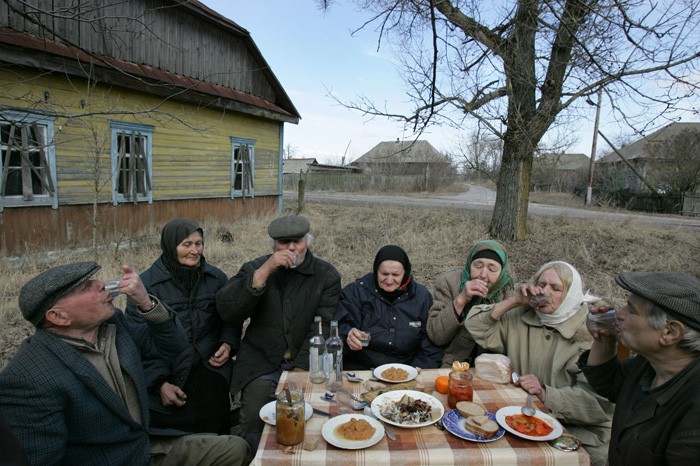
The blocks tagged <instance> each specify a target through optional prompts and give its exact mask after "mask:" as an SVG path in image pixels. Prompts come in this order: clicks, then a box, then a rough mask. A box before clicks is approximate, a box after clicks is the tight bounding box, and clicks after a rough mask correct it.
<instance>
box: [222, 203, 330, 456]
mask: <svg viewBox="0 0 700 466" xmlns="http://www.w3.org/2000/svg"><path fill="white" fill-rule="evenodd" d="M267 232H268V234H269V235H270V238H272V254H268V255H265V256H261V257H258V258H257V259H254V260H252V261H250V262H247V263H245V264H243V266H242V267H241V269H240V270H239V271H238V273H237V274H236V275H235V276H234V277H233V278H231V280H230V281H229V283H228V285H226V286H225V287H224V288H222V289H221V290H220V291H219V293H218V294H217V296H216V305H217V309H218V311H219V314H220V315H221V317H222V318H223V319H224V320H225V321H228V322H233V323H242V322H243V321H244V320H245V319H247V318H250V324H249V326H248V328H247V330H246V333H245V337H244V339H243V341H242V342H241V347H240V350H239V351H238V356H237V358H236V363H235V364H234V366H233V375H232V377H231V380H232V381H231V393H233V394H236V393H238V391H240V390H242V392H241V412H240V418H241V425H242V428H243V432H244V438H245V439H246V440H248V441H249V443H250V445H251V448H252V449H253V451H255V450H256V449H257V444H258V442H259V440H260V433H261V432H262V429H263V427H264V424H263V422H262V420H261V419H260V417H259V415H258V413H259V411H260V408H261V407H262V406H263V405H264V404H266V403H268V402H269V401H270V400H273V399H274V393H275V389H276V387H277V383H278V382H279V378H280V375H281V374H282V371H284V370H308V369H309V340H310V339H311V337H312V336H313V334H314V330H315V329H314V328H313V321H314V317H315V316H317V315H318V316H321V317H322V319H323V322H324V323H325V324H326V326H327V325H328V323H329V322H330V321H331V320H332V319H333V316H334V314H335V309H336V307H337V305H338V299H339V296H340V274H339V273H338V271H337V270H336V269H335V267H333V266H332V265H331V264H329V263H328V262H326V261H323V260H321V259H319V258H317V257H315V256H314V255H313V254H312V253H311V251H310V250H309V246H310V245H311V240H312V237H311V235H310V234H309V221H308V220H307V219H306V218H304V217H301V216H298V215H287V216H285V217H280V218H277V219H275V220H274V221H273V222H272V223H270V225H269V227H268V229H267Z"/></svg>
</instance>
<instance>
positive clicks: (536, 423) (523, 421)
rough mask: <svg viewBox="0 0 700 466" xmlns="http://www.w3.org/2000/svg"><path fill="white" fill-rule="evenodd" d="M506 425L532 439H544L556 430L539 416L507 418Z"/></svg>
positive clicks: (522, 415)
mask: <svg viewBox="0 0 700 466" xmlns="http://www.w3.org/2000/svg"><path fill="white" fill-rule="evenodd" d="M506 424H508V425H509V426H510V427H511V428H512V429H513V430H515V431H517V432H520V433H521V434H525V435H529V436H530V437H544V436H545V435H549V434H550V433H551V432H552V431H553V430H554V428H553V427H552V426H550V425H549V424H547V423H546V422H545V421H543V420H542V419H540V418H538V417H537V416H525V415H524V414H513V415H511V416H506Z"/></svg>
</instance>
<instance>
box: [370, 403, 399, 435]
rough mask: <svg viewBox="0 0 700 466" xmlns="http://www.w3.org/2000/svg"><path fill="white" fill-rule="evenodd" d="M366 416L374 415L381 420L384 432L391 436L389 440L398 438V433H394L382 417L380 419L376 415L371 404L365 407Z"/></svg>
mask: <svg viewBox="0 0 700 466" xmlns="http://www.w3.org/2000/svg"><path fill="white" fill-rule="evenodd" d="M365 416H367V417H373V418H374V419H376V420H377V421H379V423H380V424H381V425H382V427H384V433H385V434H386V436H387V437H389V440H396V434H394V433H393V432H392V431H390V430H389V428H388V427H387V426H386V423H385V422H384V421H382V420H381V419H379V418H378V417H377V416H375V415H374V413H373V412H372V408H370V407H369V406H367V407H366V408H365Z"/></svg>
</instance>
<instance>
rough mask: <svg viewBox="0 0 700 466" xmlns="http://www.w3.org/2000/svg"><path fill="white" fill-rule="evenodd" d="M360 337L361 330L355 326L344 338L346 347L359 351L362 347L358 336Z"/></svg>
mask: <svg viewBox="0 0 700 466" xmlns="http://www.w3.org/2000/svg"><path fill="white" fill-rule="evenodd" d="M361 337H362V332H361V331H360V330H358V329H356V328H352V329H351V330H350V332H348V337H347V338H346V339H345V342H346V343H347V344H348V348H350V349H351V350H353V351H359V350H361V349H362V342H361V341H360V338H361Z"/></svg>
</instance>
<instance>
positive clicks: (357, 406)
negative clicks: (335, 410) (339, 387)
mask: <svg viewBox="0 0 700 466" xmlns="http://www.w3.org/2000/svg"><path fill="white" fill-rule="evenodd" d="M321 399H322V400H323V401H327V402H329V403H337V401H336V400H331V399H328V398H326V397H324V396H323V395H321ZM367 406H369V403H367V402H366V401H364V400H360V401H355V399H353V402H352V403H351V404H350V407H351V408H352V409H354V410H355V411H359V410H361V409H364V408H365V407H367Z"/></svg>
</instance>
